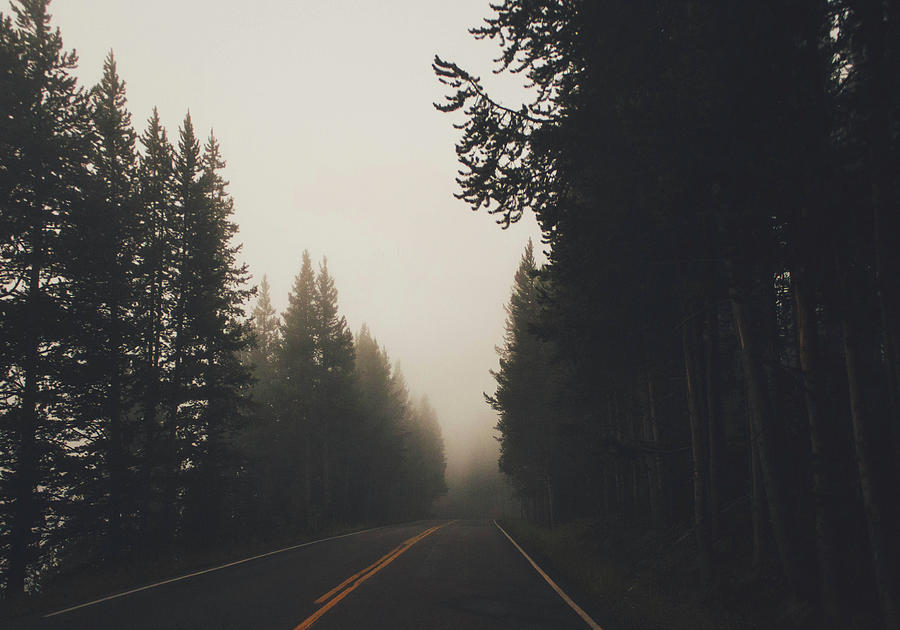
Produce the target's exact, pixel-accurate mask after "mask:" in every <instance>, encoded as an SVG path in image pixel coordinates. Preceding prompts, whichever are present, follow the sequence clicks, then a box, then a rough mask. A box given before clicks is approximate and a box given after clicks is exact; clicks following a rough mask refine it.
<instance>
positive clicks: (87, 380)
mask: <svg viewBox="0 0 900 630" xmlns="http://www.w3.org/2000/svg"><path fill="white" fill-rule="evenodd" d="M48 4H49V2H48V0H19V1H16V2H13V3H12V9H13V11H12V15H4V14H0V587H2V589H3V591H4V593H5V594H6V597H7V598H9V599H15V598H18V597H20V596H22V595H23V594H24V593H36V592H40V591H41V589H42V588H44V586H45V585H46V584H48V583H49V582H50V581H51V580H52V578H53V577H54V576H55V575H60V574H65V573H68V574H78V572H79V571H81V570H87V569H89V568H90V567H97V566H103V565H107V566H108V565H112V564H116V563H119V564H124V563H126V562H131V561H135V560H136V559H139V558H148V557H154V556H159V555H166V554H174V553H178V551H179V550H183V549H186V548H191V549H196V548H198V547H199V548H203V547H212V546H214V545H222V546H226V547H227V545H228V544H229V543H230V542H234V541H237V540H241V541H247V540H253V541H258V542H260V543H265V542H266V541H272V540H284V539H289V538H290V537H293V539H295V540H296V539H297V538H302V537H303V536H306V535H310V534H313V533H316V532H321V531H327V530H333V529H336V528H348V527H352V526H359V525H363V524H368V523H377V522H386V521H390V520H403V519H409V518H414V517H420V516H423V515H426V514H427V513H428V512H429V510H430V506H431V503H432V501H433V499H434V498H435V497H436V496H438V495H440V494H441V493H443V492H444V491H445V484H444V467H445V463H444V453H443V441H442V438H441V431H440V426H439V424H438V420H437V416H436V414H435V411H434V409H433V408H432V407H431V406H430V405H429V403H428V401H427V400H426V399H421V400H415V399H411V398H410V395H409V393H408V391H407V388H406V385H405V383H404V379H403V375H402V373H401V372H400V370H399V368H397V367H392V365H391V361H390V359H389V357H388V355H387V353H386V351H385V349H384V348H383V347H381V346H380V345H379V344H378V343H377V342H376V340H375V338H374V337H373V336H372V334H371V333H370V332H369V330H368V329H367V328H366V327H363V328H362V330H361V331H360V333H359V334H358V335H357V336H356V337H354V336H353V335H352V334H351V332H350V330H349V329H348V326H347V322H346V320H345V318H344V317H343V316H342V315H341V314H340V313H339V309H338V301H337V298H338V294H337V289H336V287H335V282H334V279H333V278H332V277H331V275H330V274H329V271H328V268H327V264H326V262H325V261H324V260H323V261H322V263H321V265H320V266H319V268H318V270H317V271H316V270H314V269H313V266H312V263H311V261H310V258H309V255H308V254H306V253H303V255H302V266H301V269H300V272H299V274H298V275H297V277H296V282H295V284H294V287H293V289H292V291H291V293H290V296H289V306H288V307H287V309H286V310H285V312H284V313H282V314H281V315H279V314H278V313H276V311H275V310H274V308H273V307H272V303H271V296H270V293H269V287H268V285H267V283H266V282H265V280H263V282H262V284H261V286H260V287H259V291H258V293H257V292H256V289H255V288H253V287H251V286H250V284H249V279H250V278H249V270H248V269H247V267H246V266H244V265H242V264H241V263H239V261H238V256H239V249H240V248H239V246H238V245H237V244H236V243H235V238H236V235H237V226H236V225H235V224H234V223H233V222H232V220H231V216H232V213H233V202H232V199H231V197H230V195H229V193H228V183H227V182H226V181H225V180H224V179H223V175H222V172H223V168H224V167H225V162H224V160H223V157H222V154H221V151H220V148H219V144H218V142H217V141H216V138H215V137H214V135H213V134H212V133H210V135H209V136H208V139H207V140H206V141H205V142H202V143H201V140H200V139H198V137H197V135H196V132H195V129H194V127H193V125H192V122H191V117H190V114H188V115H187V116H185V118H184V122H183V124H182V125H181V127H180V129H179V131H178V139H177V142H176V144H175V145H173V143H172V142H171V141H170V140H169V138H168V135H167V133H166V130H165V129H164V128H163V127H162V125H161V122H160V117H159V115H158V113H157V112H156V111H155V110H154V111H153V113H152V115H151V116H150V118H149V120H148V121H147V125H146V127H145V128H144V130H143V132H141V133H140V134H138V133H137V132H136V131H135V129H134V127H133V126H132V122H131V115H130V113H129V112H128V109H127V107H126V95H125V83H124V82H123V81H122V79H121V78H120V77H119V76H118V74H117V70H116V63H115V59H114V57H113V55H112V53H110V54H109V56H108V58H107V60H106V63H105V65H104V68H103V75H102V80H101V81H100V83H99V84H98V85H96V86H94V87H92V88H90V89H84V88H82V87H80V86H79V85H78V83H77V81H76V79H75V77H74V74H73V72H74V70H75V68H76V64H77V57H76V55H75V54H74V52H67V51H66V50H65V48H64V47H63V42H62V38H61V34H60V32H59V30H58V29H54V28H53V27H52V25H51V22H50V16H49V14H48ZM297 255H298V258H300V252H298V254H297ZM254 294H257V295H258V297H257V300H256V302H255V306H253V308H252V314H251V313H248V309H249V308H250V304H249V302H250V301H251V300H252V299H253V296H254Z"/></svg>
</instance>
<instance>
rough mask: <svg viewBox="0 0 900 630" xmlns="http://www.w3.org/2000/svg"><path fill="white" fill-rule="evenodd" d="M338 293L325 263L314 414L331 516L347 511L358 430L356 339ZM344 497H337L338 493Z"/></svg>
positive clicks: (319, 282) (319, 287) (319, 280)
mask: <svg viewBox="0 0 900 630" xmlns="http://www.w3.org/2000/svg"><path fill="white" fill-rule="evenodd" d="M337 299H338V292H337V288H336V287H335V285H334V280H333V279H332V277H331V275H330V274H329V273H328V261H327V259H324V258H323V260H322V264H321V266H320V267H319V273H318V275H317V276H316V299H315V307H316V320H317V321H316V340H317V346H318V365H317V369H316V382H315V392H316V399H315V411H314V413H313V417H314V422H315V427H316V434H317V440H318V448H317V451H318V456H319V458H320V462H321V464H320V465H321V483H322V495H323V496H322V503H323V505H324V507H325V509H326V511H328V512H333V511H334V510H335V509H340V510H344V509H346V499H345V497H346V495H347V492H348V485H347V484H348V474H349V473H348V470H347V466H348V460H349V452H350V437H351V435H352V433H353V431H354V429H355V427H354V426H353V414H352V410H353V406H354V405H353V403H354V401H353V394H354V383H353V379H354V374H353V367H354V356H353V335H352V333H351V332H350V329H349V328H348V327H347V320H346V319H345V318H344V317H343V316H342V315H340V314H339V312H338V302H337ZM336 492H337V493H339V496H334V495H335V493H336Z"/></svg>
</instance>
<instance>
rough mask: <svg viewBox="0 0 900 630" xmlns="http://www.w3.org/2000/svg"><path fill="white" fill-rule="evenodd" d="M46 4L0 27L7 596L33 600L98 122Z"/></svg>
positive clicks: (17, 11)
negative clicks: (74, 260)
mask: <svg viewBox="0 0 900 630" xmlns="http://www.w3.org/2000/svg"><path fill="white" fill-rule="evenodd" d="M48 4H49V2H48V1H47V0H22V1H20V2H15V3H14V4H13V7H12V8H13V13H14V15H15V27H13V25H12V21H11V20H10V18H9V17H6V16H0V33H2V34H0V47H2V53H0V54H2V59H3V63H4V64H5V67H3V68H2V71H3V72H2V79H0V80H2V81H3V86H2V87H3V89H2V92H3V93H4V96H3V99H4V102H5V104H6V105H7V106H8V109H4V116H3V117H2V118H3V121H2V123H0V125H2V127H3V128H2V133H0V137H2V140H0V144H2V147H3V148H2V150H0V159H2V160H3V163H2V165H0V172H2V174H3V175H2V180H0V185H2V187H3V189H2V191H0V203H2V208H0V215H2V216H3V219H2V220H0V221H2V223H3V238H4V241H3V245H2V248H3V254H2V259H0V260H2V265H3V270H2V272H0V276H2V278H3V281H4V284H3V289H2V291H3V293H2V296H3V297H2V313H0V319H2V320H3V326H2V330H3V333H4V334H5V337H4V339H3V340H2V343H0V346H3V347H5V348H7V350H6V351H4V354H5V356H6V360H5V361H4V365H3V368H4V372H3V374H2V389H3V398H2V400H3V408H2V410H0V414H2V425H0V427H2V428H0V440H2V442H3V444H2V446H0V452H2V453H3V462H2V464H0V470H2V471H3V472H2V473H0V484H2V490H0V496H2V497H4V499H2V507H0V510H2V517H0V518H2V520H3V526H4V529H5V530H6V531H7V532H8V534H7V535H6V536H4V542H3V547H4V555H6V557H7V563H6V566H7V570H6V590H7V592H8V593H9V594H10V595H13V596H15V595H19V594H21V593H22V592H23V591H24V589H25V588H26V584H27V583H28V578H29V567H31V566H32V562H33V561H34V559H35V557H36V553H37V543H38V540H39V539H41V538H45V537H46V536H47V535H48V531H49V530H50V529H52V527H53V524H54V519H56V518H58V512H57V513H56V515H54V512H53V510H54V507H53V505H52V501H51V497H52V496H54V495H55V496H61V495H60V494H59V493H57V492H55V491H57V490H59V486H60V483H61V480H60V478H59V476H58V475H57V472H58V469H57V468H56V466H58V465H59V464H60V462H61V457H62V455H63V450H64V448H65V445H66V441H67V438H69V437H71V436H70V435H67V427H68V426H69V424H70V423H69V421H68V418H67V416H66V414H65V410H64V409H63V408H62V403H63V400H62V399H61V393H62V391H63V389H64V385H65V382H64V379H65V378H66V376H67V374H68V373H70V372H69V371H68V370H67V366H66V362H67V361H68V355H67V352H66V348H67V347H68V345H69V344H70V339H71V332H72V331H71V330H67V329H66V328H67V322H68V321H70V320H69V319H68V317H67V314H66V312H65V309H66V306H65V305H66V297H67V295H66V292H67V290H68V278H67V277H66V275H65V271H66V262H67V261H66V251H65V250H66V244H65V243H64V242H63V239H64V237H65V236H66V235H67V231H68V229H69V227H70V225H71V221H72V215H73V213H74V212H76V211H77V208H78V207H79V205H80V204H82V203H83V194H84V190H86V188H87V186H86V181H87V177H86V175H87V168H86V156H87V155H88V154H89V152H90V151H89V146H88V144H87V140H88V138H89V131H88V130H89V129H90V119H89V114H88V107H87V98H86V95H85V94H84V93H83V92H81V91H80V90H78V88H77V87H76V81H75V78H74V77H73V76H72V74H71V72H72V70H73V69H74V68H75V65H76V62H77V57H76V55H75V53H74V52H65V51H64V50H63V44H62V38H61V36H60V33H59V31H58V30H56V31H53V30H52V29H51V28H50V16H49V14H48V12H47V6H48Z"/></svg>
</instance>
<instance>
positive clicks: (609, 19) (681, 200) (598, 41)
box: [434, 0, 900, 629]
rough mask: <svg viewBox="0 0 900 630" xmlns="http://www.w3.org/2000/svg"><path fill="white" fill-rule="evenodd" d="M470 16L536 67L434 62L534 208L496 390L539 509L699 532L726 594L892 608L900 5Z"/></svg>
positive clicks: (502, 199) (479, 31)
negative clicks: (514, 100) (521, 95)
mask: <svg viewBox="0 0 900 630" xmlns="http://www.w3.org/2000/svg"><path fill="white" fill-rule="evenodd" d="M471 32H472V34H473V35H474V36H475V37H476V38H480V39H489V40H495V41H496V42H497V43H498V45H499V47H500V53H499V56H498V59H497V64H498V65H497V68H496V72H498V73H504V72H507V73H520V74H521V75H522V76H523V77H524V78H525V79H526V80H527V83H528V84H529V85H530V86H531V91H530V95H531V97H530V98H531V100H530V101H528V102H526V103H525V104H524V105H521V106H519V105H509V104H506V103H503V102H502V101H500V100H498V99H496V98H494V97H492V95H491V94H490V93H489V92H488V90H487V89H486V88H485V86H484V84H483V82H482V81H481V80H480V79H479V78H478V77H476V76H474V75H472V74H470V73H469V72H468V71H467V70H466V69H464V68H462V67H460V66H458V65H457V64H455V63H453V62H452V61H447V60H444V59H441V58H439V57H437V58H435V61H434V70H435V72H436V74H437V76H438V77H439V79H440V80H441V81H442V83H444V84H445V85H446V86H447V87H448V89H449V90H450V92H449V94H448V95H447V98H446V100H445V101H444V102H442V103H439V104H437V105H436V107H437V108H438V109H440V110H442V111H445V112H457V113H456V114H454V115H456V116H458V117H459V118H457V120H459V121H461V122H459V123H458V128H459V129H460V132H461V140H460V141H459V143H458V144H457V147H456V151H457V155H458V157H459V161H460V163H461V170H460V175H459V177H458V183H459V187H460V192H459V193H458V196H459V197H460V198H461V199H463V200H465V201H466V202H467V203H468V204H469V205H470V206H471V208H472V209H473V210H479V209H484V210H486V211H487V212H490V213H492V214H494V215H495V216H496V218H497V220H498V223H499V224H500V225H501V226H503V227H507V226H509V225H510V224H511V223H513V222H515V221H517V220H518V219H519V218H520V217H522V216H523V213H526V212H534V213H535V215H536V217H537V220H538V222H539V224H540V227H541V230H542V234H543V243H544V246H545V253H546V255H547V262H546V264H543V265H540V266H538V265H536V263H535V261H534V256H533V253H532V251H531V249H530V248H529V250H528V251H526V253H525V255H524V257H523V259H522V263H521V266H520V268H519V271H518V272H517V274H516V276H515V283H514V288H513V293H512V298H511V301H510V303H509V311H508V312H509V319H508V325H507V336H506V339H505V340H504V342H503V344H502V346H501V347H500V349H499V351H500V368H499V370H498V371H497V372H496V374H495V376H496V381H497V387H496V391H495V392H494V393H493V394H492V395H491V396H489V397H488V398H489V403H490V404H491V405H492V406H493V407H494V408H495V409H496V411H497V412H498V414H499V423H498V425H497V428H498V430H499V433H500V438H501V443H502V453H501V457H500V467H501V469H502V470H503V471H504V472H505V473H506V474H507V475H508V476H509V477H510V478H511V480H512V482H513V483H514V485H515V487H516V489H517V493H518V495H519V497H520V498H521V500H522V508H523V512H524V514H525V515H526V516H527V517H528V518H529V519H531V520H532V521H535V522H540V523H544V524H545V525H547V526H551V527H552V526H554V524H557V523H561V522H566V521H571V520H573V519H592V522H595V523H596V524H597V526H596V527H595V529H594V531H595V532H596V536H597V537H598V538H602V537H604V536H606V534H607V533H608V532H610V531H613V530H614V529H618V530H619V531H625V532H627V536H628V537H630V538H631V539H639V538H641V537H645V536H646V535H647V534H648V532H653V531H670V532H672V537H671V539H672V540H676V539H678V540H680V539H682V538H683V536H682V534H684V533H685V532H687V533H688V534H689V536H690V538H689V540H690V539H692V540H693V545H694V550H693V552H692V554H691V556H690V560H689V562H688V564H687V566H688V569H687V570H685V571H684V572H683V573H682V574H681V576H682V578H683V579H687V580H694V581H695V582H696V583H697V584H698V585H699V586H700V587H701V588H704V589H707V590H708V592H710V593H714V592H716V591H717V589H718V590H721V589H723V588H726V589H727V588H728V584H731V585H732V588H734V589H738V590H743V592H744V593H747V592H751V591H753V588H752V584H753V583H754V582H753V580H754V579H755V580H756V583H760V582H765V581H768V582H770V583H771V581H772V580H774V581H775V584H778V585H779V587H780V589H781V591H782V593H781V594H779V595H777V597H783V598H784V599H785V600H786V601H794V602H800V603H801V604H805V605H806V606H807V607H808V609H809V610H811V611H812V613H811V617H810V618H808V619H807V622H805V623H802V624H801V625H802V627H812V624H813V623H815V624H820V623H823V622H824V623H825V624H826V625H827V626H829V627H848V625H850V624H853V626H854V627H873V626H874V625H879V624H881V625H882V626H883V627H885V628H892V629H896V628H898V627H900V617H898V590H897V589H898V575H897V573H898V570H897V568H898V567H900V544H898V543H900V538H898V536H897V532H900V508H898V503H897V501H896V500H895V498H896V494H897V487H898V481H900V380H898V379H900V345H898V344H900V282H898V277H900V185H898V165H900V163H898V158H900V143H898V140H900V80H898V77H900V3H898V2H896V1H895V0H778V1H772V2H768V1H767V2H735V1H721V2H691V1H686V2H662V1H657V2H622V1H620V2H590V1H582V0H503V1H501V2H498V3H497V4H496V5H494V6H493V13H492V14H491V15H490V16H489V17H488V18H487V19H486V20H485V22H484V23H483V24H482V25H481V26H480V27H477V28H474V29H472V31H471ZM751 569H752V570H751ZM748 575H749V576H751V577H750V578H746V577H745V576H748ZM754 575H755V576H756V577H755V578H753V577H752V576H754ZM748 580H749V581H748ZM735 584H737V585H743V586H734V585H735ZM766 592H770V593H771V592H772V591H766ZM814 620H817V621H814ZM879 620H880V621H879ZM806 623H809V624H810V625H806Z"/></svg>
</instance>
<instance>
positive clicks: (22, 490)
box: [6, 228, 43, 597]
mask: <svg viewBox="0 0 900 630" xmlns="http://www.w3.org/2000/svg"><path fill="white" fill-rule="evenodd" d="M42 243H43V235H42V233H41V229H40V228H38V229H37V230H36V235H35V238H34V241H33V250H32V260H31V267H30V269H29V270H28V297H27V305H26V309H25V310H26V313H27V321H26V322H25V344H24V349H25V356H24V357H23V362H22V370H23V372H24V381H25V382H24V388H23V390H22V403H21V407H20V408H19V413H18V414H16V416H17V417H15V418H14V420H15V427H16V432H17V434H18V435H17V436H16V437H17V438H18V439H17V444H16V446H17V451H18V452H17V453H16V458H15V464H16V468H15V471H14V474H15V477H14V479H15V482H14V483H15V485H14V492H15V503H14V504H13V510H12V526H11V530H12V539H11V540H10V544H9V569H8V570H7V574H6V592H7V593H8V594H9V595H10V596H12V597H18V596H21V595H23V594H24V593H25V577H26V574H27V570H28V559H29V558H28V556H29V549H30V547H31V542H32V528H33V526H34V522H35V517H36V516H37V514H36V511H37V509H36V507H37V506H36V496H35V493H36V492H37V464H38V461H37V451H36V448H35V440H36V433H37V414H38V411H37V383H38V374H37V369H38V356H39V352H40V331H39V330H38V328H37V323H38V321H39V317H40V315H39V309H40V301H41V299H40V298H41V294H42V291H41V271H40V270H41V264H40V263H41V259H42V257H43V244H42Z"/></svg>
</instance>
